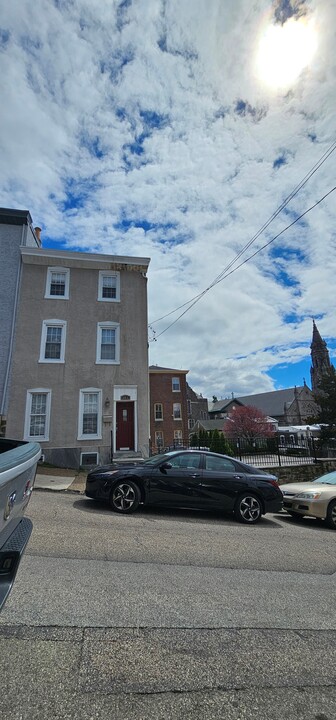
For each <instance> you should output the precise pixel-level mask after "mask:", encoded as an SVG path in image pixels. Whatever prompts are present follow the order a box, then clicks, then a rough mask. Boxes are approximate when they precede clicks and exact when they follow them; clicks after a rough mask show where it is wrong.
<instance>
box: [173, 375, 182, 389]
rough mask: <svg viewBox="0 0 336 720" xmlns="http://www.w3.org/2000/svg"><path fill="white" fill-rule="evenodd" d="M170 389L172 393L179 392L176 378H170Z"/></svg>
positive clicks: (178, 383) (178, 380)
mask: <svg viewBox="0 0 336 720" xmlns="http://www.w3.org/2000/svg"><path fill="white" fill-rule="evenodd" d="M172 389H173V392H180V390H181V388H180V378H178V377H173V378H172Z"/></svg>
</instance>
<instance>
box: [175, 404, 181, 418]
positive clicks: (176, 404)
mask: <svg viewBox="0 0 336 720" xmlns="http://www.w3.org/2000/svg"><path fill="white" fill-rule="evenodd" d="M174 405H179V407H180V416H179V417H175V412H174ZM173 417H174V420H179V421H181V420H182V406H181V403H173Z"/></svg>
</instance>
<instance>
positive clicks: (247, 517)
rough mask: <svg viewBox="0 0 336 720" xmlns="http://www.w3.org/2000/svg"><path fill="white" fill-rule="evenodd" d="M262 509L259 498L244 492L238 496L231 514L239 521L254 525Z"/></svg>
mask: <svg viewBox="0 0 336 720" xmlns="http://www.w3.org/2000/svg"><path fill="white" fill-rule="evenodd" d="M262 511H263V507H262V504H261V501H260V500H259V498H258V497H257V496H256V495H254V494H253V493H250V492H245V493H243V494H242V495H240V496H239V498H238V500H237V502H236V504H235V507H234V511H233V514H234V516H235V518H236V520H238V521H239V522H241V523H245V524H246V525H254V524H255V523H257V522H259V520H260V518H261V516H262Z"/></svg>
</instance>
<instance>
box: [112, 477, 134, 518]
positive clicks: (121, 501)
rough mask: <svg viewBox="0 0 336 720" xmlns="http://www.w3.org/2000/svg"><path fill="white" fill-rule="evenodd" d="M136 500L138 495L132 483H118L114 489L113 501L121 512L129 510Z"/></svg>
mask: <svg viewBox="0 0 336 720" xmlns="http://www.w3.org/2000/svg"><path fill="white" fill-rule="evenodd" d="M135 500H136V495H135V491H134V488H133V487H132V485H128V483H123V484H122V485H117V487H116V488H115V489H114V491H113V495H112V502H113V505H114V507H115V508H116V510H119V511H120V512H127V510H128V511H129V510H130V509H131V507H132V506H133V505H134V503H135Z"/></svg>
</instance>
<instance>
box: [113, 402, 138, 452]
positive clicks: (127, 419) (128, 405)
mask: <svg viewBox="0 0 336 720" xmlns="http://www.w3.org/2000/svg"><path fill="white" fill-rule="evenodd" d="M116 450H134V403H132V402H117V428H116Z"/></svg>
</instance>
